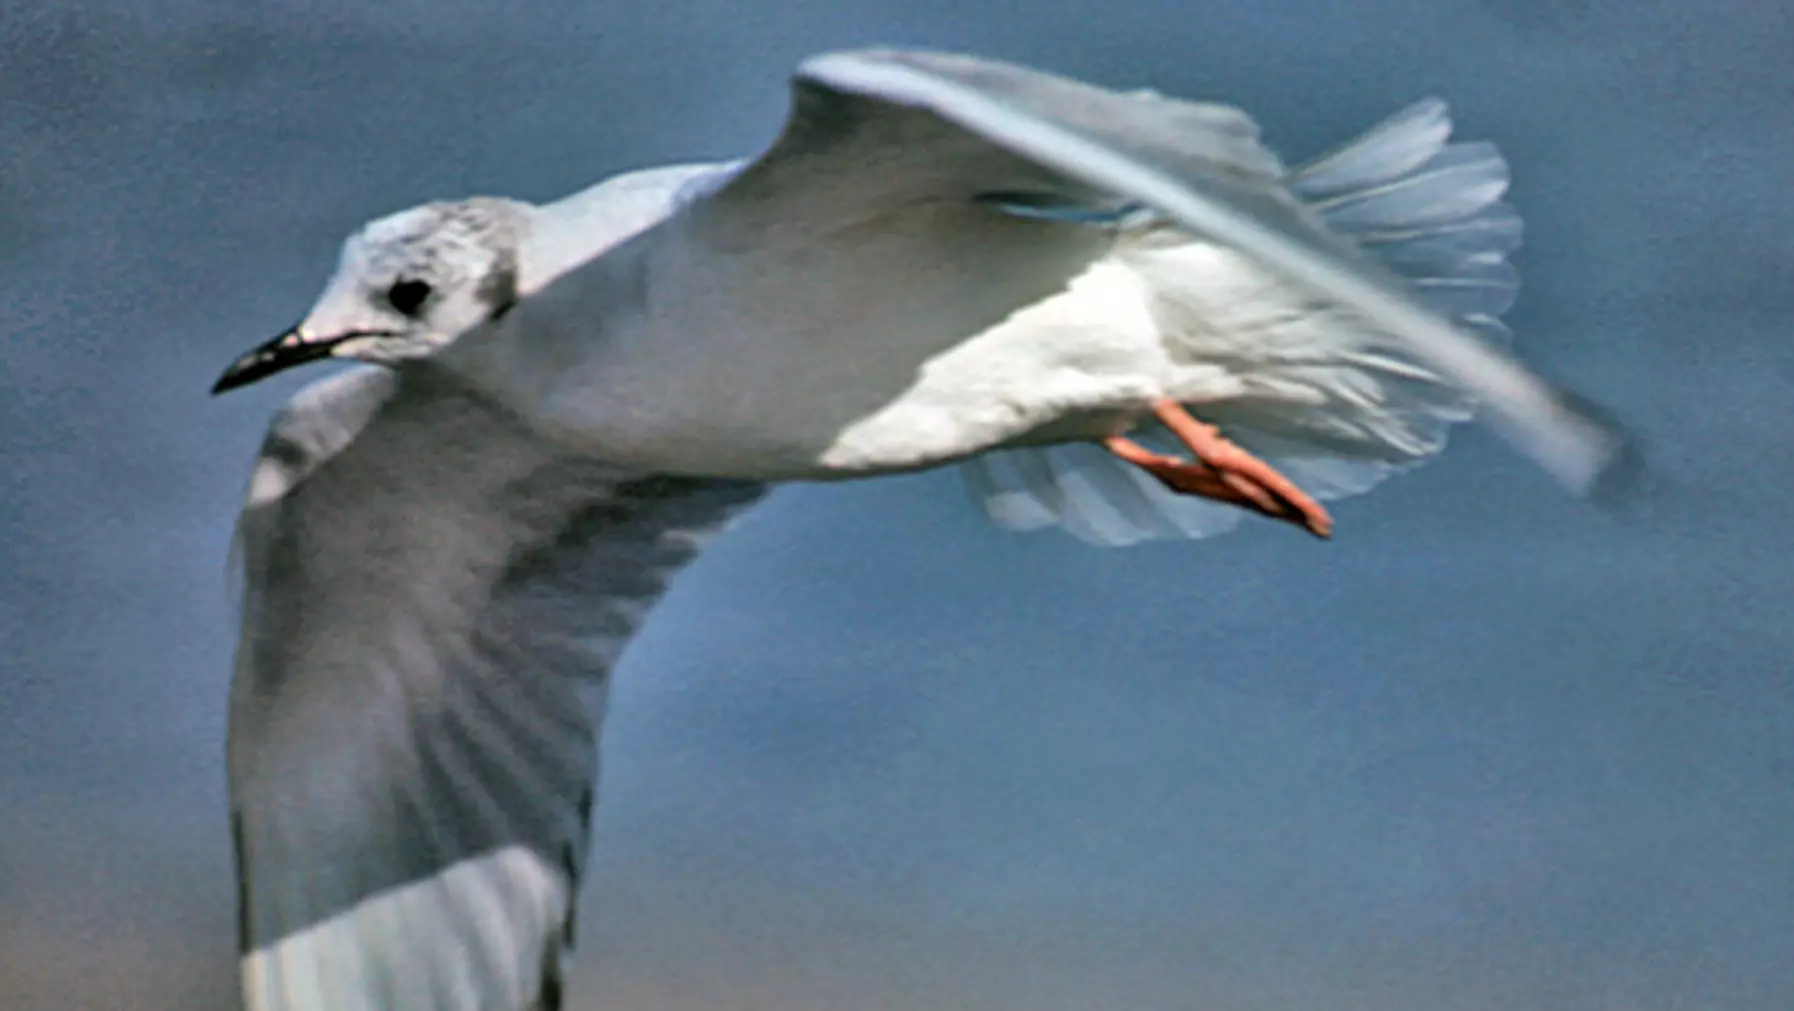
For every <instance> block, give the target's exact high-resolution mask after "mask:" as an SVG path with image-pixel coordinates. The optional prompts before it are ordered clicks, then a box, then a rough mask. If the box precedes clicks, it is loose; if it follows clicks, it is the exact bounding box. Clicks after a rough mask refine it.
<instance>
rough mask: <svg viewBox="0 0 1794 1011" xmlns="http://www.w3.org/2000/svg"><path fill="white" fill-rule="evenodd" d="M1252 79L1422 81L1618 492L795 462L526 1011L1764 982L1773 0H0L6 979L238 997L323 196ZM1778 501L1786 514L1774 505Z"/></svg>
mask: <svg viewBox="0 0 1794 1011" xmlns="http://www.w3.org/2000/svg"><path fill="white" fill-rule="evenodd" d="M884 41H889V42H902V43H908V44H920V45H928V46H934V47H943V48H952V49H964V50H972V51H976V52H981V53H985V54H989V55H993V56H1001V57H1006V58H1010V59H1017V60H1022V61H1025V62H1029V63H1033V64H1037V65H1040V66H1043V67H1046V68H1049V69H1053V70H1057V71H1060V72H1065V73H1070V74H1074V75H1077V76H1082V77H1087V78H1090V79H1093V80H1096V81H1098V82H1100V83H1104V84H1108V85H1112V86H1117V87H1136V86H1152V87H1156V88H1158V89H1160V90H1163V91H1166V92H1170V93H1175V94H1181V95H1187V96H1195V97H1203V98H1210V99H1217V100H1224V101H1227V102H1231V103H1234V104H1238V105H1240V106H1243V107H1244V108H1246V109H1248V110H1249V111H1251V112H1252V113H1253V114H1254V115H1255V116H1257V117H1258V118H1259V120H1260V122H1261V123H1262V124H1263V125H1264V127H1265V130H1266V133H1267V136H1268V139H1269V140H1270V142H1271V143H1272V144H1273V145H1274V146H1275V147H1276V148H1278V149H1279V150H1280V151H1281V152H1282V153H1283V154H1284V155H1285V156H1286V157H1288V158H1289V159H1290V160H1292V161H1294V160H1300V159H1302V158H1304V157H1306V156H1309V155H1312V154H1314V153H1317V152H1319V151H1320V150H1322V149H1323V148H1326V147H1329V146H1331V145H1332V144H1334V143H1336V142H1338V141H1341V140H1343V139H1345V138H1347V137H1349V136H1351V135H1353V134H1355V133H1357V132H1358V131H1360V130H1361V129H1363V128H1364V127H1367V126H1369V125H1370V124H1371V123H1373V122H1374V121H1376V120H1378V119H1380V118H1381V117H1383V116H1384V115H1386V114H1388V113H1389V112H1392V111H1394V110H1395V109H1397V108H1399V107H1401V106H1403V105H1405V104H1407V103H1408V102H1410V101H1412V100H1414V99H1416V98H1419V97H1421V96H1423V95H1427V94H1438V95H1441V96H1443V97H1446V98H1448V99H1449V100H1450V101H1451V102H1452V103H1453V105H1454V108H1455V110H1456V113H1457V116H1458V121H1459V123H1460V136H1463V137H1467V138H1489V139H1494V140H1496V141H1498V142H1499V143H1500V144H1501V146H1502V148H1503V150H1504V151H1505V152H1506V153H1507V154H1508V156H1509V158H1510V159H1511V160H1512V163H1513V165H1514V169H1515V180H1516V181H1515V184H1514V187H1513V191H1512V197H1513V199H1514V201H1515V202H1516V203H1517V204H1518V205H1519V206H1520V208H1521V209H1522V211H1523V212H1524V213H1525V214H1526V216H1527V221H1528V229H1529V230H1528V244H1527V246H1526V248H1525V249H1523V250H1522V251H1521V253H1520V255H1519V257H1518V263H1519V265H1520V267H1521V270H1522V271H1523V273H1524V275H1525V278H1526V287H1525V289H1524V291H1523V292H1522V297H1521V301H1520V304H1519V306H1518V307H1517V308H1516V310H1515V311H1514V313H1513V314H1512V315H1511V316H1510V317H1509V319H1510V321H1511V322H1512V323H1513V325H1514V329H1515V331H1516V333H1517V335H1518V340H1519V342H1520V343H1519V347H1520V348H1521V350H1522V351H1523V353H1524V354H1525V355H1526V357H1527V358H1528V359H1529V360H1531V361H1532V362H1534V363H1535V364H1537V365H1538V366H1539V367H1540V368H1542V369H1543V370H1544V371H1546V372H1547V373H1549V374H1551V375H1553V376H1556V377H1558V378H1561V379H1565V380H1568V381H1570V382H1572V384H1573V385H1575V386H1577V387H1578V388H1579V389H1581V390H1583V391H1584V392H1587V393H1590V394H1592V395H1594V396H1595V397H1596V398H1597V399H1600V400H1602V401H1604V402H1606V403H1608V404H1610V405H1612V406H1614V407H1615V408H1617V409H1618V411H1619V412H1620V413H1621V414H1622V415H1623V416H1624V417H1625V418H1627V419H1628V420H1629V421H1631V422H1632V423H1633V424H1635V425H1636V426H1637V427H1638V428H1639V429H1640V430H1641V431H1643V432H1644V433H1645V434H1646V436H1647V437H1648V438H1649V439H1650V440H1651V450H1652V458H1653V463H1654V467H1655V474H1656V480H1655V485H1654V487H1653V489H1652V494H1651V495H1650V496H1649V498H1648V499H1647V500H1646V501H1645V502H1643V503H1642V504H1641V505H1640V506H1638V507H1635V508H1633V509H1631V510H1630V511H1628V512H1627V513H1625V514H1622V515H1619V516H1606V515H1603V514H1601V513H1599V512H1597V511H1595V510H1593V509H1591V508H1589V507H1587V506H1585V505H1582V504H1579V503H1576V502H1573V501H1571V500H1570V499H1568V498H1566V497H1565V496H1563V495H1561V494H1560V493H1559V492H1558V491H1557V489H1556V488H1554V487H1553V486H1552V485H1551V484H1550V483H1549V482H1548V480H1547V479H1546V478H1545V477H1544V476H1543V475H1542V474H1541V473H1539V472H1536V471H1534V470H1533V469H1531V468H1530V467H1529V466H1527V465H1526V464H1524V463H1522V462H1521V461H1520V460H1519V459H1517V458H1516V457H1515V456H1513V455H1512V454H1510V453H1509V452H1508V451H1507V450H1506V449H1505V448H1504V447H1502V446H1501V445H1499V444H1498V443H1497V442H1496V441H1495V440H1494V439H1493V438H1492V437H1491V436H1489V435H1488V434H1487V433H1485V432H1482V431H1478V430H1466V431H1464V432H1463V433H1462V435H1461V436H1460V437H1459V438H1458V439H1457V441H1456V442H1455V444H1454V445H1453V447H1452V449H1451V450H1450V451H1449V452H1448V453H1447V454H1446V455H1445V457H1444V458H1442V459H1441V460H1440V461H1439V462H1438V463H1436V464H1435V465H1433V466H1431V467H1428V468H1426V469H1424V470H1422V471H1420V472H1418V473H1416V474H1414V475H1412V476H1409V477H1405V478H1401V479H1398V480H1396V481H1394V482H1392V483H1390V484H1388V485H1386V486H1384V487H1383V488H1381V489H1379V490H1378V491H1376V492H1374V493H1373V494H1371V495H1369V496H1367V497H1364V498H1360V499H1354V500H1351V501H1349V502H1346V503H1344V504H1342V505H1340V507H1339V508H1338V509H1337V511H1336V515H1337V517H1338V519H1339V521H1340V528H1341V529H1340V534H1339V536H1338V538H1337V540H1336V541H1335V542H1334V543H1332V544H1324V545H1323V544H1319V543H1316V542H1314V541H1312V540H1310V539H1308V538H1306V537H1303V536H1301V535H1300V534H1298V533H1295V532H1293V531H1291V530H1288V529H1286V528H1282V527H1276V526H1273V525H1271V524H1268V523H1263V522H1253V521H1249V522H1248V523H1247V524H1246V525H1245V527H1244V528H1242V529H1241V530H1239V531H1237V532H1235V533H1234V534H1232V535H1229V536H1227V537H1224V538H1221V539H1218V540H1213V541H1208V542H1202V543H1194V544H1191V543H1178V544H1155V545H1148V546H1142V547H1136V548H1131V549H1125V550H1111V551H1102V550H1097V549H1094V548H1088V547H1085V546H1084V545H1082V544H1080V543H1078V542H1076V541H1073V540H1071V539H1070V538H1068V537H1066V536H1064V535H1062V534H1059V533H1057V532H1050V533H1043V534H1034V535H1017V534H1010V533H1006V532H1003V531H999V530H997V529H995V528H993V527H990V526H988V525H987V524H986V522H985V521H984V520H983V518H982V517H981V516H980V515H979V514H978V513H977V512H976V511H975V510H974V509H973V508H972V507H971V505H970V504H969V502H968V500H967V499H966V497H965V495H964V493H963V492H962V490H961V488H960V486H959V484H958V478H957V476H956V475H954V474H950V473H949V474H927V475H921V476H915V477H908V478H902V479H891V480H881V481H875V482H868V483H865V484H858V485H852V486H840V487H794V488H789V489H786V490H783V491H781V492H779V493H778V494H776V495H775V496H773V498H772V499H771V500H770V501H769V502H768V503H767V504H766V505H764V506H763V507H761V508H760V509H758V510H757V511H756V512H754V513H752V514H751V515H749V516H748V517H747V518H746V519H745V520H744V521H742V522H741V524H740V525H739V527H738V528H737V529H736V530H735V531H734V532H733V533H732V534H731V535H730V536H728V537H726V538H723V539H722V540H721V541H720V542H718V543H717V544H716V546H715V547H713V548H712V549H711V550H710V551H709V552H708V553H707V554H706V555H705V556H704V557H703V558H702V559H701V560H700V561H699V562H698V564H697V565H696V566H695V567H693V568H692V569H691V570H689V571H688V572H687V573H686V574H685V575H684V576H683V577H681V579H680V580H679V581H678V583H677V585H676V587H675V591H674V592H673V594H672V595H671V596H670V598H669V599H668V600H667V602H666V604H665V605H664V606H663V607H662V608H661V609H660V611H659V612H658V613H657V615H656V617H655V619H654V620H653V621H652V622H651V624H650V627H649V629H648V630H647V632H646V634H645V635H644V636H643V637H642V638H641V640H640V641H639V642H638V643H637V645H636V646H635V648H634V650H633V651H632V653H631V654H630V655H629V656H628V657H627V659H626V660H625V662H624V663H623V664H622V666H621V669H620V670H619V672H618V684H617V694H616V696H615V705H614V708H613V709H612V712H611V715H610V718H609V722H608V726H607V732H606V738H605V741H604V759H605V763H606V764H605V768H604V781H603V792H602V797H601V803H600V817H599V825H598V840H597V855H596V869H595V873H594V875H593V877H592V879H591V881H590V883H589V887H588V888H587V889H586V892H585V895H584V907H583V908H584V917H583V931H582V946H583V951H582V955H581V959H580V970H579V972H578V974H577V975H576V976H575V978H574V981H573V991H572V993H573V998H574V999H573V1006H575V1007H579V1008H604V1009H615V1011H635V1009H654V1011H673V1009H688V1008H689V1009H729V1011H736V1009H739V1011H760V1009H766V1011H772V1009H779V1011H808V1009H819V1011H820V1009H831V1011H860V1009H909V1008H967V1009H1027V1011H1060V1009H1065V1011H1073V1009H1078V1011H1084V1009H1093V1008H1100V1009H1112V1008H1124V1009H1129V1011H1181V1009H1202V1011H1284V1009H1290V1011H1294V1009H1304V1011H1309V1009H1313V1011H1410V1009H1412V1011H1422V1009H1424V1011H1470V1009H1476V1011H1484V1009H1487V1011H1496V1009H1501V1011H1509V1009H1528V1011H1557V1009H1562V1011H1572V1009H1573V1011H1608V1009H1611V1011H1659V1009H1672V1008H1674V1009H1700V1011H1777V1009H1785V1008H1786V1007H1787V1006H1788V1004H1787V1001H1788V1000H1789V997H1788V995H1789V994H1790V993H1794V959H1791V958H1790V957H1789V954H1790V952H1794V621H1791V620H1790V615H1789V606H1790V605H1789V602H1790V600H1794V539H1791V537H1790V534H1789V532H1788V528H1787V527H1785V526H1782V525H1781V521H1773V519H1772V516H1771V514H1772V513H1774V512H1775V510H1776V509H1778V508H1780V507H1779V506H1776V503H1777V502H1784V503H1785V502H1787V501H1788V500H1789V499H1790V497H1791V496H1794V452H1791V450H1794V436H1791V435H1790V424H1791V423H1794V413H1791V412H1794V333H1791V332H1790V330H1791V324H1790V316H1791V311H1794V284H1791V283H1790V277H1789V275H1790V268H1791V266H1794V245H1791V243H1790V239H1789V236H1790V233H1791V229H1794V198H1791V197H1790V194H1789V192H1788V189H1787V187H1788V184H1789V180H1790V176H1789V173H1788V166H1789V165H1790V164H1794V129H1791V128H1790V122H1791V116H1794V75H1791V74H1790V73H1789V71H1788V54H1789V53H1790V52H1794V7H1791V6H1789V5H1787V4H1773V3H1762V2H1759V0H1681V2H1645V0H1553V2H1550V3H1541V2H1538V0H1276V2H1267V3H1261V4H1256V5H1244V4H1239V3H1233V2H1225V3H1224V2H1220V0H1212V2H1211V0H1176V2H1172V0H1147V2H1136V3H1129V2H1125V0H1033V2H1029V3H1019V2H1013V0H1001V2H991V3H982V4H974V3H962V2H957V0H955V2H947V0H888V2H877V0H864V2H853V3H845V2H842V0H780V2H778V3H771V2H767V3H761V4H758V5H754V4H738V3H731V2H725V0H696V2H685V0H663V2H656V3H647V2H640V3H635V4H620V3H610V4H605V3H570V2H559V3H549V2H532V3H521V2H510V3H502V2H491V3H473V2H469V0H430V2H424V0H393V2H388V3H385V4H382V5H379V6H378V7H377V9H374V8H370V7H369V6H368V5H364V4H361V3H356V2H351V0H310V2H298V0H286V2H270V3H263V4H260V5H257V6H255V7H253V8H251V7H250V6H249V5H242V4H237V3H234V2H226V0H216V2H211V0H158V2H155V3H149V2H138V3H128V2H122V0H120V2H103V0H73V2H70V0H61V2H54V3H52V2H49V0H38V2H31V0H0V453H3V456H0V1007H3V1008H5V1009H6V1011H37V1009H44V1011H50V1009H55V1011H70V1009H81V1011H85V1009H94V1011H110V1009H114V1008H120V1009H122V1008H127V1007H128V1008H132V1009H143V1011H160V1009H184V1011H189V1009H190V1011H210V1009H223V1008H228V1007H231V1006H234V1003H235V999H236V998H235V981H234V975H233V973H234V970H233V963H232V958H233V950H232V944H233V933H232V924H233V922H234V921H233V911H232V901H233V889H232V885H231V880H232V879H231V872H230V860H229V849H228V838H227V833H226V825H225V808H224V777H223V771H222V757H221V756H222V741H223V734H224V721H223V717H224V700H225V690H226V683H227V680H228V674H229V658H230V652H231V649H232V645H233V641H234V637H235V629H234V627H233V620H234V618H233V607H232V602H231V592H230V586H229V583H228V581H227V578H226V552H227V546H228V542H229V537H230V529H231V524H232V522H233V519H234V516H235V511H236V506H237V503H238V501H239V495H240V491H241V488H242V486H243V483H244V480H245V477H246V474H247V467H248V462H249V460H250V459H251V455H252V453H253V451H254V448H255V446H256V444H257V443H258V441H259V439H260V437H261V434H262V431H263V427H264V425H265V423H266V420H267V418H268V416H269V414H270V412H271V411H272V410H273V409H274V408H275V407H276V405H278V404H279V403H281V402H282V400H283V399H284V398H285V397H286V396H287V395H288V394H289V393H290V392H291V391H292V390H293V389H294V388H295V387H296V386H298V385H299V384H301V383H303V382H305V381H308V380H310V379H313V378H316V377H317V376H318V375H319V372H318V371H316V370H311V371H309V372H308V373H307V374H304V375H292V376H286V377H281V378H279V379H277V380H275V381H272V382H269V383H267V384H264V385H261V386H257V387H255V388H253V389H251V390H249V391H246V392H244V393H241V394H236V395H233V396H230V397H228V398H224V399H220V400H213V399H211V398H209V397H208V396H206V389H207V387H208V386H209V384H210V383H211V381H212V379H213V378H214V377H215V376H216V375H217V373H218V371H219V370H220V369H221V368H222V367H223V366H224V365H225V364H226V363H227V362H228V361H229V360H230V359H231V358H232V357H233V356H234V355H235V354H236V353H237V352H239V351H241V350H243V349H246V348H247V347H249V346H250V345H251V344H253V343H255V342H258V341H260V340H262V339H264V338H266V337H267V336H269V335H271V334H273V333H275V332H276V331H277V330H278V329H280V328H281V327H282V326H284V325H285V324H287V323H289V322H291V321H292V320H293V319H294V318H296V317H297V316H298V315H299V313H300V312H301V311H302V310H303V309H304V308H305V307H306V306H307V305H308V304H309V303H310V301H311V299H312V297H313V296H314V295H315V294H316V292H317V290H318V289H319V287H320V286H321V284H322V282H323V281H324V279H325V278H326V276H327V275H328V273H329V271H330V269H331V267H332V264H333V262H334V258H335V255H336V249H337V245H338V243H339V242H340V241H341V239H342V238H343V236H344V235H345V234H347V233H348V232H349V231H350V230H351V229H352V228H354V227H355V226H357V225H359V224H360V223H361V222H363V221H364V220H366V219H368V218H370V217H373V216H375V215H378V214H382V213H385V212H387V211H391V210H395V209H398V208H400V207H403V206H407V205H409V204H413V203H417V202H420V201H423V200H425V199H430V198H436V197H452V196H462V195H469V194H475V193H498V194H508V195H516V196H520V197H524V198H528V199H538V200H545V199H549V198H553V197H556V196H559V195H561V194H563V193H566V192H569V191H572V190H574V189H577V188H580V187H583V186H585V185H587V184H589V183H591V182H593V181H595V180H597V179H599V178H601V177H603V176H605V175H608V174H610V173H613V172H617V171H621V170H625V169H630V168H635V167H640V166H646V165H651V164H655V163H660V162H666V161H675V160H692V159H709V158H721V157H727V156H734V155H738V154H743V153H749V152H752V151H755V150H758V149H759V148H761V147H763V146H764V145H765V144H767V143H768V142H769V141H770V139H771V138H772V136H773V135H774V133H775V132H776V131H777V129H778V127H779V125H780V122H781V120H782V117H783V115H784V111H785V101H786V91H785V76H786V74H787V73H788V72H789V70H790V69H791V68H792V67H793V66H794V65H795V63H796V62H797V61H798V60H799V59H800V58H802V57H803V56H805V55H806V54H809V53H812V52H815V51H817V50H821V49H826V48H831V47H841V46H849V45H861V44H867V43H872V42H884ZM1771 507H1774V508H1771Z"/></svg>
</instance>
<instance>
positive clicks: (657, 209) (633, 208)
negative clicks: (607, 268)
mask: <svg viewBox="0 0 1794 1011" xmlns="http://www.w3.org/2000/svg"><path fill="white" fill-rule="evenodd" d="M730 167H731V165H729V164H694V165H669V166H665V167H662V168H652V169H642V170H640V171H637V172H626V173H624V174H623V175H619V176H612V177H611V178H609V179H606V180H605V181H603V182H601V183H598V184H597V185H596V186H591V187H588V188H586V189H583V190H580V191H579V192H578V193H575V194H573V195H571V196H568V197H563V198H562V199H560V200H557V201H555V202H553V203H550V204H543V205H541V206H539V207H530V208H528V216H527V220H528V228H527V230H526V232H525V238H524V241H523V249H522V254H521V256H520V257H519V259H520V261H521V262H520V264H519V276H518V294H520V295H523V296H526V297H527V296H528V295H529V294H531V293H532V292H535V291H538V290H540V289H541V288H543V287H546V286H547V285H548V284H550V283H552V282H553V281H554V279H555V278H557V277H560V276H561V275H562V274H565V273H566V272H567V271H569V270H572V269H573V268H575V267H578V266H579V265H580V264H582V263H586V262H589V261H590V260H592V259H593V258H595V257H597V256H599V255H601V254H602V253H604V252H605V251H606V250H608V249H611V248H613V247H615V246H616V245H618V244H619V243H621V242H623V241H624V240H626V239H628V238H629V237H630V236H632V235H635V234H638V233H640V232H642V231H643V230H645V229H648V228H652V227H653V226H654V225H657V224H659V223H660V222H661V221H664V220H666V218H667V217H669V216H670V215H672V213H673V212H674V211H675V210H677V209H678V208H679V206H680V205H681V203H682V202H683V200H684V199H685V197H686V195H687V194H689V193H690V192H691V189H690V186H691V184H694V183H698V182H700V181H701V180H702V178H703V177H705V176H708V175H716V174H719V173H721V172H724V171H727V170H728V169H729V168H730Z"/></svg>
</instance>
